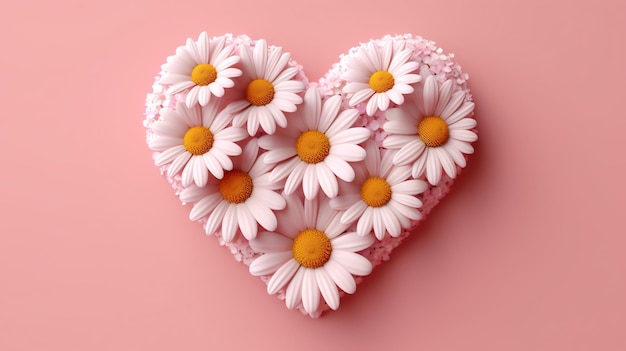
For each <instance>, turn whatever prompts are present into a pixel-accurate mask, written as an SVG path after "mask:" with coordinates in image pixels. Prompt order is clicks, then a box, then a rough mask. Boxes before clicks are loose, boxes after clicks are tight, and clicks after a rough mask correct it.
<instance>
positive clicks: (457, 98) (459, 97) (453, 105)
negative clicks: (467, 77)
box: [438, 91, 465, 124]
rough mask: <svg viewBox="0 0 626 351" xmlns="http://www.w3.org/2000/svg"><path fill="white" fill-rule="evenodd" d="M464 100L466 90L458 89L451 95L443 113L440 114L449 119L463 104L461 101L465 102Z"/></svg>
mask: <svg viewBox="0 0 626 351" xmlns="http://www.w3.org/2000/svg"><path fill="white" fill-rule="evenodd" d="M463 100H465V92H464V91H457V92H456V93H454V94H452V96H451V97H450V100H449V101H448V103H447V104H446V105H445V106H444V107H443V108H442V110H441V114H440V115H438V116H439V117H441V118H443V119H444V120H448V118H449V117H450V115H452V114H453V113H454V111H456V110H457V109H458V108H459V106H461V103H463ZM449 124H452V123H451V122H450V123H449Z"/></svg>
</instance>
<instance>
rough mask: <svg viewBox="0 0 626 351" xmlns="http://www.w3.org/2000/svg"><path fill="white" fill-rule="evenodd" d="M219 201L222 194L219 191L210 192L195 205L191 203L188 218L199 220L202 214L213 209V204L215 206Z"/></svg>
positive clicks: (206, 213) (204, 214)
mask: <svg viewBox="0 0 626 351" xmlns="http://www.w3.org/2000/svg"><path fill="white" fill-rule="evenodd" d="M220 201H222V196H221V195H220V194H219V193H217V194H211V195H209V196H207V197H205V198H203V199H202V200H200V201H198V202H197V203H196V204H195V205H193V208H192V209H191V212H189V219H190V220H192V221H197V220H200V219H201V218H203V217H204V216H206V215H208V214H209V213H210V212H211V211H213V209H214V208H215V206H217V204H219V203H220Z"/></svg>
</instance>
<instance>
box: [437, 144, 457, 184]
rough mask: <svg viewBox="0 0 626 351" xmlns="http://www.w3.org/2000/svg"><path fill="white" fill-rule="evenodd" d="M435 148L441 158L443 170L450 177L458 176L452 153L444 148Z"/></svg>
mask: <svg viewBox="0 0 626 351" xmlns="http://www.w3.org/2000/svg"><path fill="white" fill-rule="evenodd" d="M435 150H436V153H435V155H437V157H438V158H439V162H440V163H441V166H442V167H443V170H444V171H445V172H446V174H447V175H448V176H449V177H450V178H452V179H454V178H456V165H455V164H454V160H453V159H452V157H450V155H449V154H448V153H447V152H446V150H445V149H443V148H436V149H435Z"/></svg>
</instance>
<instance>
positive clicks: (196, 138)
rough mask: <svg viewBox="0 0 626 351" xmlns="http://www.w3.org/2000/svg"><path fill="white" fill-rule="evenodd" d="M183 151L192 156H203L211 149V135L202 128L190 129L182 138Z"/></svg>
mask: <svg viewBox="0 0 626 351" xmlns="http://www.w3.org/2000/svg"><path fill="white" fill-rule="evenodd" d="M183 145H184V146H185V149H187V151H189V153H190V154H192V155H196V156H198V155H203V154H205V153H206V152H207V151H209V150H211V148H212V147H213V133H211V131H210V130H209V128H205V127H202V126H196V127H191V128H190V129H189V130H188V131H187V133H185V136H184V137H183Z"/></svg>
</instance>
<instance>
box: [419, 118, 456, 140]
mask: <svg viewBox="0 0 626 351" xmlns="http://www.w3.org/2000/svg"><path fill="white" fill-rule="evenodd" d="M417 134H418V135H419V137H420V139H422V141H423V142H424V144H426V146H429V147H438V146H441V145H443V144H445V143H446V141H448V137H449V136H450V132H449V130H448V124H447V123H446V121H444V120H443V119H442V118H441V117H438V116H430V117H425V118H424V119H422V120H421V121H420V123H419V125H418V126H417Z"/></svg>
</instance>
